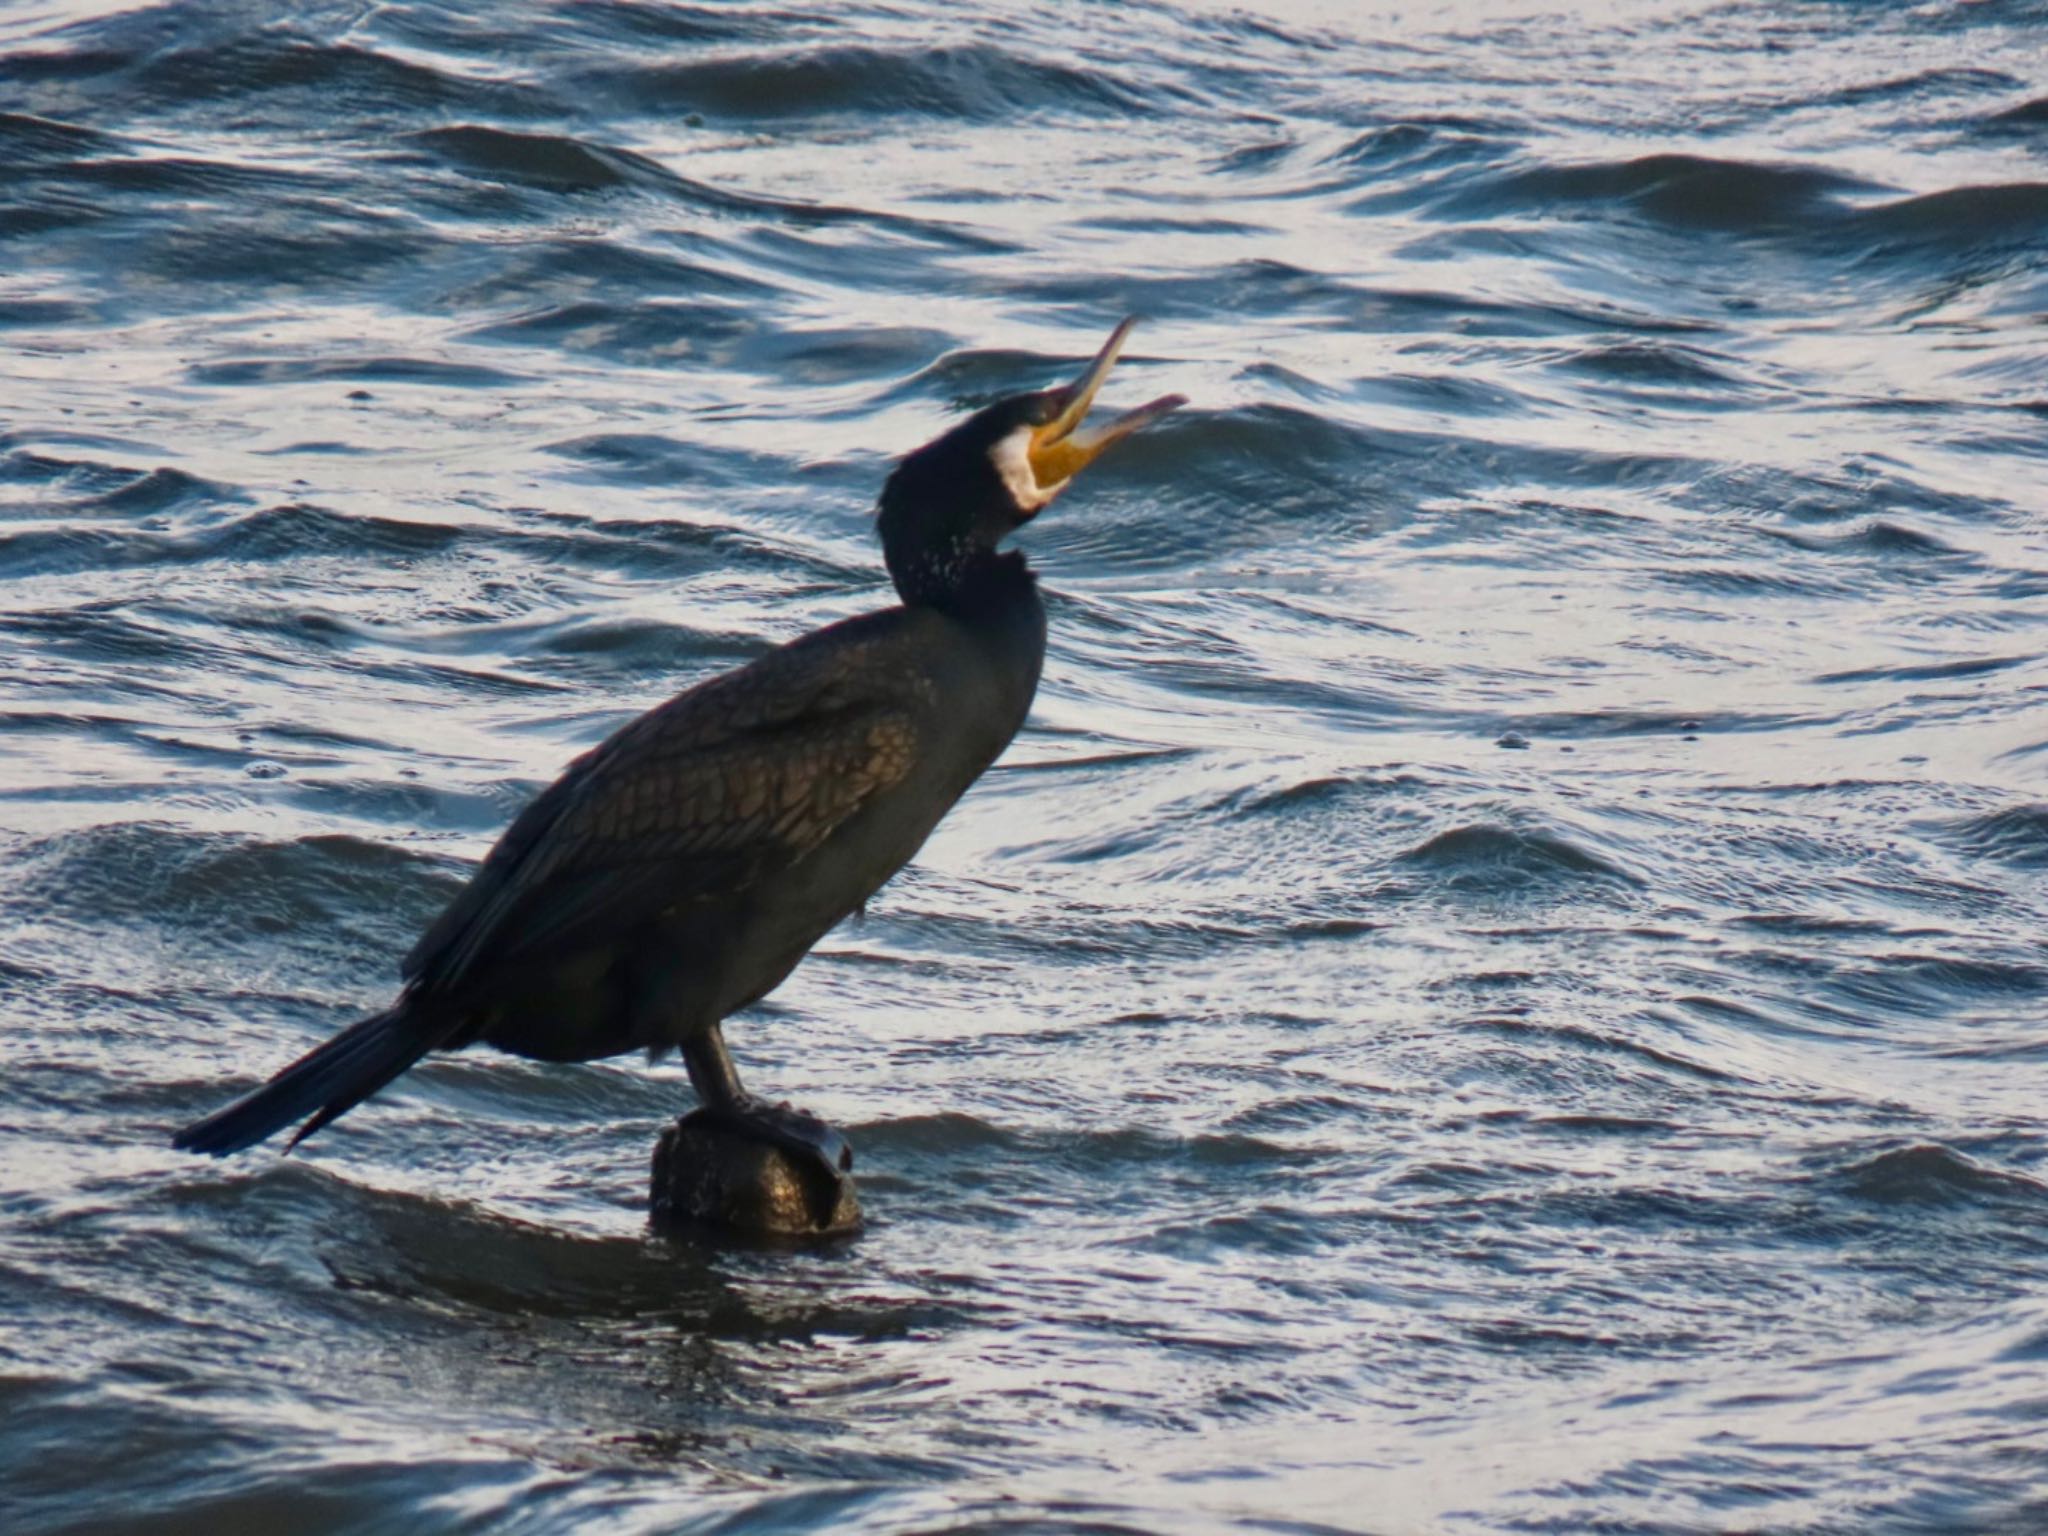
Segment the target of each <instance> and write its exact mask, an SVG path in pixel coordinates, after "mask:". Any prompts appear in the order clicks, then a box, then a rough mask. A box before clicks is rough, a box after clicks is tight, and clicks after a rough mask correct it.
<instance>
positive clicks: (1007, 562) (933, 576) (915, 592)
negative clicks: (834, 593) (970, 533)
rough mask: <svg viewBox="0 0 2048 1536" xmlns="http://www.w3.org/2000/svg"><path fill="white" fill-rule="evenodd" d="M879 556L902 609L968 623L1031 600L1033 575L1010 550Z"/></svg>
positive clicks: (970, 547) (958, 548) (971, 547)
mask: <svg viewBox="0 0 2048 1536" xmlns="http://www.w3.org/2000/svg"><path fill="white" fill-rule="evenodd" d="M884 553H885V555H886V558H887V560H888V565H889V578H890V580H892V581H893V582H895V584H896V594H897V596H899V597H901V598H902V599H903V604H904V606H905V607H906V608H936V609H938V610H939V611H940V612H941V613H945V614H950V615H952V616H953V617H955V618H959V619H965V620H968V621H970V622H972V621H974V620H977V619H980V618H982V617H984V616H990V615H995V614H1000V613H1002V612H1003V611H1004V610H1006V609H1009V608H1012V607H1014V606H1016V605H1018V604H1020V603H1027V604H1028V603H1030V602H1035V601H1036V600H1037V596H1038V577H1037V575H1036V573H1034V572H1033V571H1032V569H1031V567H1030V565H1029V564H1028V563H1027V562H1026V561H1025V559H1024V557H1023V555H1021V554H1019V553H1018V552H1017V551H1016V550H1008V551H1003V552H998V551H996V550H993V549H990V548H988V547H987V546H986V545H981V544H961V545H955V546H953V547H951V548H936V549H935V548H931V547H929V546H928V547H925V548H922V549H917V550H913V551H910V552H908V553H905V554H902V555H899V554H898V553H897V552H895V551H893V550H890V551H885V552H884Z"/></svg>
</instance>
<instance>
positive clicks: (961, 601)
mask: <svg viewBox="0 0 2048 1536" xmlns="http://www.w3.org/2000/svg"><path fill="white" fill-rule="evenodd" d="M1134 323H1135V322H1134V321H1133V320H1125V321H1124V322H1123V324H1121V325H1119V326H1118V327H1117V328H1116V330H1115V332H1114V333H1113V334H1112V335H1111V336H1110V338H1109V340H1108V342H1107V343H1106V344H1105V345H1104V346H1103V348H1102V350H1101V351H1100V352H1099V353H1098V354H1097V355H1096V357H1095V360H1094V362H1092V363H1091V364H1090V365H1089V366H1088V369H1087V371H1086V372H1085V373H1083V374H1082V375H1081V377H1080V378H1079V379H1078V380H1076V381H1075V382H1074V383H1073V384H1070V385H1067V386H1065V387H1064V388H1058V389H1048V390H1042V391H1039V392H1037V393H1033V394H1024V395H1016V396H1013V397H1011V398H1009V399H1006V400H1002V401H999V402H997V403H996V404H994V405H991V406H988V407H987V408H986V409H984V410H981V411H978V412H976V413H975V414H974V415H972V416H970V417H969V418H968V419H967V420H965V421H963V422H961V423H960V424H959V425H958V426H956V427H954V428H953V429H952V430H951V431H949V432H947V433H945V434H944V435H943V436H942V437H939V438H937V439H935V440H934V441H932V442H930V443H927V444H926V445H925V446H924V447H922V448H920V449H918V450H917V451H916V452H914V453H912V454H910V455H908V456H907V457H906V458H905V459H904V460H903V461H902V462H901V463H900V464H899V465H897V467H896V469H895V471H894V472H893V473H892V474H891V475H890V476H889V479H888V481H887V483H886V484H885V485H884V486H883V488H882V494H881V499H880V503H879V507H878V518H877V522H878V525H879V530H880V533H881V539H882V552H883V556H884V559H885V560H886V562H887V565H888V569H889V575H890V577H891V579H892V580H893V581H894V582H895V586H896V591H897V593H898V595H899V596H900V597H901V598H902V600H903V601H902V604H901V606H900V607H894V608H888V609H884V610H882V611H881V612H879V613H869V614H863V615H861V616H860V617H857V618H852V619H847V620H845V621H844V622H842V623H838V624H833V625H830V626H828V627H827V628H824V629H821V630H818V631H816V632H815V633H812V634H809V635H805V636H803V637H802V638H801V639H798V640H793V641H791V642H790V643H789V644H787V645H784V646H781V647H779V648H778V649H776V650H773V651H770V652H769V653H768V654H766V655H765V656H762V657H760V658H758V659H757V660H754V661H752V662H749V663H748V664H747V665H745V666H743V667H739V668H737V669H735V670H733V671H730V672H726V673H723V674H721V675H720V676H717V677H713V678H710V679H707V680H706V681H704V682H701V683H699V684H697V685H696V686H695V687H693V688H690V689H688V690H687V691H685V692H683V693H681V694H678V695H677V696H676V697H675V698H673V699H670V700H669V701H668V702H667V703H666V704H662V705H659V706H657V707H656V708H654V709H651V710H649V711H648V712H647V713H646V714H644V715H641V716H640V717H639V718H637V719H635V720H633V721H631V722H629V723H628V724H626V725H625V726H623V727H621V728H620V729H619V730H618V731H616V732H614V733H613V734H612V735H611V736H610V737H609V738H608V739H607V740H605V741H604V742H602V743H600V744H599V745H598V746H596V747H595V748H593V749H592V750H590V751H589V752H586V753H584V754H583V756H581V757H579V758H577V759H576V761H575V762H573V763H571V764H570V765H569V768H568V771H567V772H565V773H564V774H563V775H562V777H561V778H559V779H557V780H556V781H555V782H554V783H553V784H552V785H550V786H549V787H548V788H547V789H546V790H545V791H543V792H542V793H541V795H540V797H539V798H538V799H536V800H535V801H534V802H533V803H532V804H531V805H529V806H528V807H527V808H526V809H525V811H523V812H522V813H521V814H520V815H519V817H518V818H517V819H516V820H515V821H514V822H513V823H512V825H511V827H510V828H509V829H508V830H507V831H506V833H505V835H504V836H503V837H501V838H500V839H499V840H498V843H497V846H496V847H494V848H493V849H492V850H491V852H490V854H489V856H488V857H486V858H485V860H484V862H483V865H482V867H481V868H479V869H478V870H477V872H476V875H475V877H474V878H473V879H471V881H470V882H469V884H468V885H467V886H466V887H464V889H463V890H462V891H461V892H460V893H459V894H458V895H457V896H456V897H455V899H454V900H453V901H452V902H450V903H449V905H448V908H447V910H446V911H445V912H443V913H442V914H441V916H440V918H439V919H438V920H437V921H436V922H435V923H434V924H433V926H432V927H430V928H429V929H428V930H427V932H426V934H425V936H424V937H422V938H421V939H420V941H419V942H418V943H417V944H415V945H414V946H413V949H412V952H411V953H410V954H408V955H407V956H406V957H405V960H404V963H403V965H402V966H401V975H402V977H403V981H404V986H403V990H402V991H401V992H400V993H399V996H398V1000H397V1001H396V1002H395V1003H393V1004H392V1005H391V1007H389V1008H387V1009H386V1010H384V1011H383V1012H382V1013H377V1014H373V1015H372V1016H371V1017H369V1018H367V1019H364V1020H362V1021H361V1022H360V1023H357V1024H354V1025H352V1026H350V1027H349V1028H347V1029H345V1030H343V1031H342V1032H341V1033H340V1034H338V1035H336V1036H335V1037H334V1038H333V1039H332V1040H329V1041H328V1042H327V1043H326V1044H324V1045H321V1046H319V1047H318V1048H316V1049H315V1050H313V1051H311V1052H310V1053H308V1054H307V1055H305V1056H303V1057H301V1058H300V1059H299V1060H297V1061H295V1062H293V1063H292V1064H291V1065H290V1066H288V1067H286V1068H284V1070H283V1071H281V1072H279V1073H278V1074H277V1075H276V1076H275V1077H273V1078H272V1079H271V1080H270V1081H269V1082H268V1083H266V1084H264V1085H263V1086H262V1087H260V1088H258V1089H256V1090H255V1091H254V1092H253V1093H251V1094H249V1095H248V1096H247V1097H246V1098H243V1099H240V1100H238V1101H237V1102H235V1103H233V1104H230V1105H228V1106H227V1107H226V1108H225V1109H222V1110H219V1111H217V1112H216V1113H214V1114H211V1115H208V1116H207V1117H206V1118H205V1119H203V1120H199V1121H195V1122H194V1123H193V1124H191V1125H188V1126H186V1127H185V1128H184V1129H183V1130H181V1131H179V1132H178V1133H177V1135H176V1136H175V1137H174V1138H173V1141H172V1144H173V1145H174V1146H177V1147H182V1148H186V1149H188V1150H191V1151H195V1152H208V1153H213V1154H215V1155H217V1156H218V1155H224V1154H226V1153H230V1152H237V1151H240V1150H242V1149H243V1148H245V1147H250V1146H253V1145H255V1144H256V1143H257V1142H260V1141H262V1140H264V1139H265V1138H266V1137H268V1136H270V1135H272V1134H273V1133H274V1132H276V1131H279V1130H281V1129H283V1128H284V1127H285V1126H287V1125H290V1124H292V1123H293V1122H294V1121H298V1120H306V1124H305V1125H304V1126H302V1127H301V1128H300V1129H299V1131H298V1134H297V1135H296V1136H294V1137H293V1138H292V1145H294V1146H295V1145H297V1144H298V1143H299V1142H300V1141H302V1140H304V1139H305V1138H306V1137H308V1136H310V1135H312V1134H313V1132H315V1131H317V1130H319V1129H320V1128H321V1127H322V1126H324V1125H326V1124H328V1123H329V1122H330V1121H332V1120H333V1119H335V1118H336V1117H337V1116H339V1115H342V1114H345V1113H346V1112H347V1111H348V1110H350V1109H352V1108H353V1107H354V1106H355V1105H357V1104H358V1103H360V1102H361V1101H362V1100H364V1099H366V1098H368V1097H369V1096H370V1095H371V1094H373V1093H375V1092H377V1090H378V1089H380V1088H382V1087H383V1086H384V1085H385V1084H387V1083H389V1082H390V1081H391V1080H392V1079H393V1078H395V1077H397V1076H398V1075H399V1074H400V1073H401V1072H404V1071H405V1070H406V1069H407V1068H408V1067H410V1066H412V1064H413V1063H414V1062H416V1061H418V1060H419V1059H420V1058H421V1057H422V1056H424V1055H426V1054H427V1053H428V1052H429V1051H446V1050H457V1049H460V1048H461V1047H463V1046H467V1045H470V1044H473V1043H475V1042H476V1041H479V1040H483V1041H488V1042H489V1043H490V1044H492V1045H495V1046H497V1047H499V1048H500V1049H501V1050H506V1051H511V1052H513V1053H514V1054H516V1055H520V1056H529V1057H535V1058H538V1059H540V1060H543V1061H588V1060H591V1059H592V1058H595V1057H599V1056H614V1055H618V1054H620V1053H621V1052H625V1051H631V1050H638V1049H645V1050H647V1051H649V1052H650V1053H655V1054H659V1053H660V1052H663V1051H665V1050H666V1049H668V1048H670V1047H674V1048H677V1049H679V1050H680V1051H681V1052H682V1055H683V1060H684V1062H685V1063H686V1064H687V1066H688V1068H689V1073H690V1081H691V1083H692V1085H693V1086H694V1087H695V1088H696V1090H697V1094H698V1097H699V1098H700V1099H701V1100H702V1101H703V1103H704V1106H705V1108H706V1109H707V1110H708V1111H709V1112H710V1113H711V1114H712V1116H713V1117H714V1119H715V1120H716V1121H717V1122H718V1123H720V1124H723V1125H725V1126H727V1127H730V1128H731V1129H734V1130H736V1131H738V1132H740V1133H741V1134H743V1135H745V1136H748V1137H751V1138H755V1139H759V1140H763V1141H767V1142H771V1143H773V1144H776V1145H779V1146H782V1147H785V1148H788V1149H790V1150H792V1151H794V1152H796V1153H798V1154H799V1155H800V1157H801V1158H802V1159H804V1160H805V1166H806V1167H807V1168H808V1169H809V1170H810V1172H811V1174H812V1175H813V1176H814V1182H815V1181H816V1178H815V1176H822V1182H823V1183H824V1184H826V1185H829V1186H831V1188H832V1190H834V1191H836V1186H837V1180H838V1179H839V1177H840V1171H841V1170H844V1169H847V1168H850V1167H851V1166H852V1153H851V1151H850V1150H849V1149H848V1148H847V1146H846V1144H845V1142H844V1141H843V1140H842V1138H841V1137H840V1136H839V1134H838V1133H837V1132H836V1131H834V1130H833V1129H832V1128H831V1127H830V1126H828V1125H826V1124H825V1123H824V1122H823V1121H822V1120H819V1119H817V1118H816V1117H814V1116H811V1115H807V1114H804V1113H802V1112H800V1111H796V1110H793V1109H790V1108H788V1107H787V1106H779V1107H778V1106H774V1105H770V1104H768V1103H766V1102H765V1101H763V1100H761V1099H758V1098H756V1097H754V1096H753V1095H752V1094H750V1093H748V1092H747V1091H746V1090H745V1089H744V1088H742V1087H741V1086H740V1079H739V1074H738V1072H736V1071H735V1070H734V1068H733V1063H732V1058H731V1057H730V1056H729V1055H728V1054H727V1053H726V1048H725V1039H724V1036H723V1034H722V1033H721V1029H720V1023H721V1021H722V1020H723V1019H724V1018H725V1017H726V1015H728V1014H730V1013H733V1012H734V1011H736V1010H738V1009H741V1008H744V1007H746V1006H747V1005H748V1004H749V1003H752V1002H754V1001H756V1000H757V999H759V998H761V997H764V996H766V995H767V993H768V992H770V991H771V990H772V989H773V988H774V987H775V986H776V985H777V984H779V983H780V982H781V981H782V979H783V978H784V977H785V976H787V975H788V974H789V973H790V971H791V970H792V969H793V968H794V967H795V966H796V963H797V962H798V961H799V960H801V959H802V958H803V957H804V955H805V954H806V953H807V952H808V951H809V949H810V948H811V946H812V945H813V944H815V943H817V941H818V940H819V939H820V938H822V937H823V936H824V935H825V933H826V932H827V931H828V930H829V929H831V928H832V927H833V925H834V924H836V923H838V922H839V920H840V919H841V918H844V917H846V916H847V915H848V914H849V913H851V912H853V911H854V910H855V909H856V908H858V907H860V906H861V905H863V904H864V903H865V902H866V901H867V899H868V898H869V897H870V896H871V895H873V894H874V892H875V890H876V889H877V888H878V887H880V886H881V884H882V883H883V882H884V881H886V880H887V879H888V878H889V877H890V876H891V875H893V874H895V873H896V871H897V870H898V869H900V868H902V867H903V865H904V864H905V863H906V862H907V861H908V860H909V859H910V857H911V856H912V855H913V854H915V853H916V852H917V850H918V848H919V847H920V846H921V845H922V844H923V842H924V840H925V838H926V836H927V835H928V834H929V833H930V832H931V830H932V828H933V827H934V826H936V825H937V824H938V821H939V818H940V817H942V816H944V815H945V814H946V812H947V810H948V809H949V808H950V807H951V806H952V804H953V802H954V801H955V800H957V799H959V797H960V795H961V793H962V792H963V791H964V790H965V789H966V788H967V786H968V785H970V784H972V783H973V782H974V781H975V780H976V779H977V778H979V777H980V776H981V772H982V770H983V769H985V768H987V767H988V765H989V764H990V763H992V762H993V761H995V759H996V756H997V755H998V754H999V753H1001V752H1002V750H1003V749H1004V748H1005V747H1006V746H1008V745H1009V743H1010V739H1011V737H1013V736H1014V735H1016V733H1017V728H1018V727H1019V726H1020V725H1022V724H1023V721H1024V715H1025V711H1026V710H1027V709H1028V708H1029V707H1030V704H1031V698H1032V695H1033V693H1035V692H1036V690H1037V687H1038V673H1039V667H1040V665H1041V663H1042V662H1043V660H1044V657H1045V609H1044V606H1043V604H1042V603H1041V602H1040V600H1039V595H1038V585H1037V580H1036V578H1035V577H1034V576H1033V574H1032V572H1031V570H1030V568H1029V567H1028V566H1027V565H1026V564H1025V562H1024V558H1023V556H1022V555H1020V554H1017V553H1015V552H1001V551H999V550H998V545H999V544H1000V543H1001V542H1002V540H1003V539H1004V538H1005V536H1007V535H1008V534H1010V533H1011V532H1013V531H1014V530H1016V529H1017V528H1020V527H1022V526H1023V525H1024V524H1025V523H1027V522H1029V521H1030V520H1031V519H1032V518H1033V517H1035V516H1036V515H1037V514H1038V513H1039V512H1041V511H1043V510H1044V509H1045V507H1046V504H1047V503H1049V502H1050V501H1051V500H1052V499H1053V498H1054V497H1055V496H1057V495H1059V494H1060V492H1061V491H1063V490H1065V489H1066V487H1067V485H1068V484H1069V483H1070V482H1071V480H1072V479H1073V477H1074V475H1075V474H1077V473H1078V472H1079V471H1080V470H1081V469H1082V468H1083V467H1085V466H1086V465H1087V464H1088V463H1089V462H1090V461H1091V460H1093V459H1094V458H1095V457H1096V456H1097V455H1098V454H1100V453H1102V452H1103V451H1104V450H1105V449H1107V448H1109V447H1111V446H1112V445H1113V444H1115V443H1117V442H1119V441H1121V440H1122V439H1123V438H1125V437H1128V436H1129V435H1130V434H1131V433H1133V432H1135V431H1137V430H1138V429H1139V428H1141V427H1144V426H1146V425H1148V424H1150V423H1151V422H1154V421H1156V420H1158V419H1159V418H1160V417H1162V416H1164V415H1165V414H1166V413H1167V412H1169V411H1171V410H1174V409H1175V408H1177V407H1179V406H1181V405H1184V404H1185V403H1186V401H1185V399H1184V398H1183V397H1181V396H1179V395H1167V396H1164V397H1163V398H1161V399H1158V400H1154V401H1153V402H1151V404H1149V405H1144V406H1140V407H1139V408H1138V409H1136V410H1134V411H1129V412H1127V413H1125V414H1124V415H1122V416H1119V417H1117V418H1116V419H1115V420H1113V421H1110V422H1109V423H1107V424H1106V425H1103V426H1101V427H1098V428H1096V429H1094V430H1092V431H1088V430H1083V429H1082V426H1081V423H1082V419H1083V418H1084V417H1085V416H1086V415H1087V413H1088V409H1089V406H1090V405H1091V404H1092V403H1093V401H1094V399H1095V395H1096V391H1097V390H1099V389H1100V388H1101V387H1102V382H1103V380H1104V379H1105V378H1106V377H1107V376H1108V374H1109V370H1110V368H1111V366H1112V365H1113V364H1114V363H1115V361H1116V358H1117V354H1118V352H1119V351H1120V350H1121V349H1122V347H1123V344H1124V341H1125V338H1126V337H1128V336H1129V335H1130V331H1131V327H1132V325H1133V324H1134ZM309 1116H310V1117H311V1118H310V1119H308V1118H307V1117H309ZM825 1208H827V1209H829V1205H827V1206H826V1207H825Z"/></svg>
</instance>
